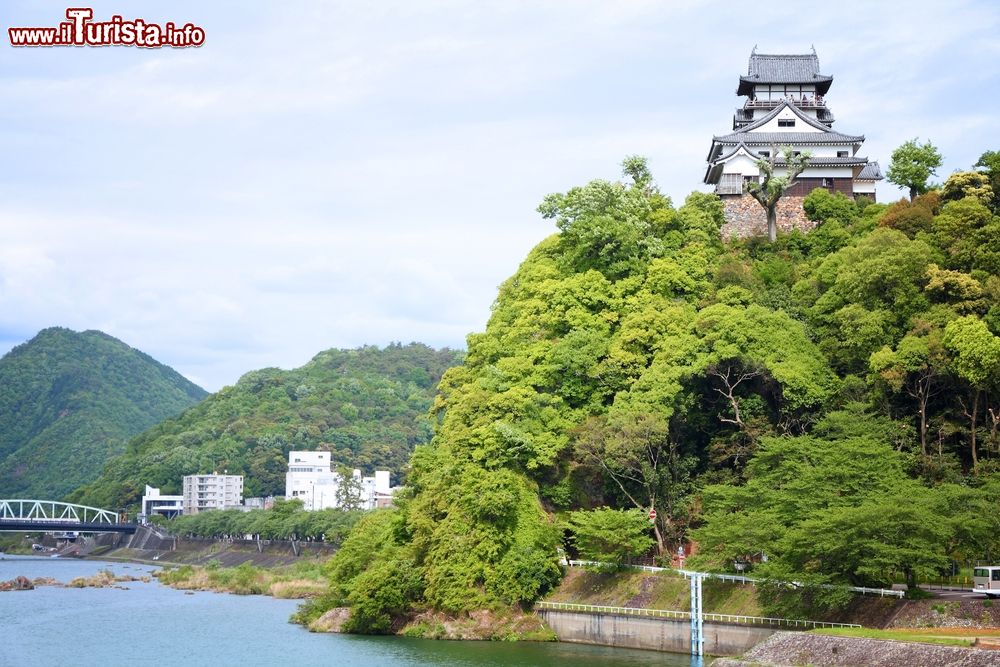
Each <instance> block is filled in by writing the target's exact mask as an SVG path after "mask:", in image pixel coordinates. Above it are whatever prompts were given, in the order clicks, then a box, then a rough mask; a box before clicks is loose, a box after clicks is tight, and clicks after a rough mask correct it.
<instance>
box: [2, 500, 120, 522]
mask: <svg viewBox="0 0 1000 667" xmlns="http://www.w3.org/2000/svg"><path fill="white" fill-rule="evenodd" d="M119 519H120V517H119V516H118V514H117V513H116V512H112V511H110V510H105V509H101V508H99V507H88V506H87V505H74V504H72V503H61V502H57V501H55V500H22V499H15V500H0V521H4V520H8V521H10V520H14V521H31V522H37V523H49V522H51V523H58V524H67V523H79V524H90V525H93V524H118V523H122V522H121V521H120V520H119Z"/></svg>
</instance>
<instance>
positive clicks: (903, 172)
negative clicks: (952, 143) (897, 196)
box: [885, 138, 941, 199]
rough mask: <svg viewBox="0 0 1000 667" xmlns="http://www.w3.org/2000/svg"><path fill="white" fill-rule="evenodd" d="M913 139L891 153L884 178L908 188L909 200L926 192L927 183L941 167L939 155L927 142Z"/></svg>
mask: <svg viewBox="0 0 1000 667" xmlns="http://www.w3.org/2000/svg"><path fill="white" fill-rule="evenodd" d="M917 141H918V140H917V139H916V138H913V139H911V140H909V141H907V142H905V143H904V144H902V145H901V146H899V147H898V148H897V149H896V150H894V151H893V152H892V162H891V163H890V164H889V169H888V171H886V174H885V177H886V179H887V180H888V181H889V182H890V183H895V184H896V185H898V186H900V187H903V188H908V189H909V190H910V199H914V198H916V196H917V195H918V194H921V193H924V192H926V191H927V181H928V179H930V177H931V176H933V175H934V174H935V173H936V171H935V170H936V169H937V168H938V167H940V166H941V153H939V152H938V149H937V148H935V147H934V146H933V145H931V142H930V141H928V142H926V143H924V144H919V143H917Z"/></svg>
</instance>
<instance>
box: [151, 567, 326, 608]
mask: <svg viewBox="0 0 1000 667" xmlns="http://www.w3.org/2000/svg"><path fill="white" fill-rule="evenodd" d="M321 567H322V566H321V564H320V563H318V562H316V561H302V562H298V563H295V564H293V565H286V566H280V567H274V568H263V567H256V566H254V565H251V564H250V563H242V564H241V565H238V566H236V567H221V565H220V564H218V563H217V562H209V563H207V564H206V565H204V566H195V565H182V566H180V567H174V568H167V569H163V570H160V571H159V572H156V573H155V575H154V576H156V577H157V578H158V579H159V580H160V582H161V583H163V584H165V585H167V586H170V587H171V588H176V589H179V590H190V591H215V592H218V593H233V594H236V595H270V596H271V597H275V598H286V599H305V598H313V597H318V596H320V595H322V594H323V593H325V592H326V590H327V581H326V577H325V576H324V575H323V572H322V569H321Z"/></svg>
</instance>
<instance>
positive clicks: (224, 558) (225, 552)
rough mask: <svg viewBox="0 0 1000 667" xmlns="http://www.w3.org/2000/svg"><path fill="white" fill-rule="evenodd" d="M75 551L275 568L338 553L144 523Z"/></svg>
mask: <svg viewBox="0 0 1000 667" xmlns="http://www.w3.org/2000/svg"><path fill="white" fill-rule="evenodd" d="M75 550H76V551H77V552H78V554H76V555H80V556H82V557H85V558H86V557H90V558H95V559H101V560H128V561H135V562H144V563H155V564H161V565H167V564H174V565H188V564H189V565H205V564H206V563H209V562H212V561H218V562H219V564H220V565H221V566H223V567H236V566H237V565H241V564H242V563H247V562H249V563H251V564H252V565H256V566H258V567H275V566H280V565H290V564H292V563H295V562H297V561H300V560H303V559H326V558H329V557H330V556H332V555H333V554H334V552H335V551H336V547H335V546H334V545H331V544H325V543H322V542H293V541H287V540H221V539H219V540H216V539H207V538H183V537H173V536H170V535H167V534H165V533H161V532H159V531H157V530H155V529H153V528H151V527H146V526H143V527H142V528H140V529H139V530H138V531H137V532H136V533H135V534H134V535H131V536H121V535H117V534H104V535H98V536H93V537H88V538H87V539H86V540H84V541H82V542H81V543H80V544H79V545H77V546H76V547H75Z"/></svg>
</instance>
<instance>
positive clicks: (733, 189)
mask: <svg viewBox="0 0 1000 667" xmlns="http://www.w3.org/2000/svg"><path fill="white" fill-rule="evenodd" d="M715 194H717V195H741V194H743V174H722V176H721V177H720V178H719V182H718V183H716V184H715Z"/></svg>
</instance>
